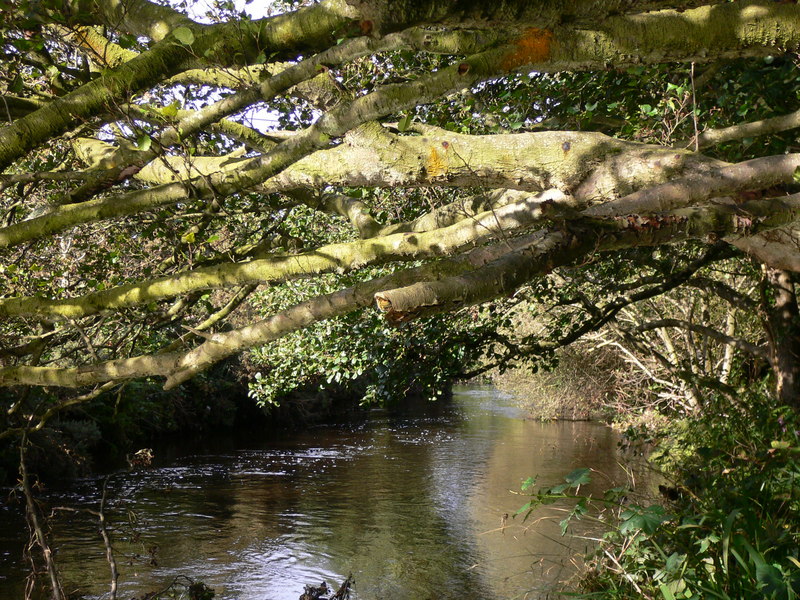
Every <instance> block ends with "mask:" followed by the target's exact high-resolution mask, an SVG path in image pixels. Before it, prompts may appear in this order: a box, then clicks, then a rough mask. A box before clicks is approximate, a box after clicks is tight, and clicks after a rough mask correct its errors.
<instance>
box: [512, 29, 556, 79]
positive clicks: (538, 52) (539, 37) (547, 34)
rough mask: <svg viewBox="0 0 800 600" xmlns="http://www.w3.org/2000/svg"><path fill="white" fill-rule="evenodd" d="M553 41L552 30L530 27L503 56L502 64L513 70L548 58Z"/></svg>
mask: <svg viewBox="0 0 800 600" xmlns="http://www.w3.org/2000/svg"><path fill="white" fill-rule="evenodd" d="M552 42H553V32H552V31H550V30H548V29H538V28H536V27H530V28H528V29H526V30H525V33H523V34H522V36H520V37H519V38H518V39H517V40H516V41H515V42H513V43H512V50H511V51H510V52H509V53H508V54H506V55H505V56H504V57H503V58H502V60H501V63H500V65H501V66H502V67H503V69H504V70H506V71H512V70H514V69H516V68H518V67H521V66H523V65H530V64H534V63H537V62H542V61H543V60H547V59H548V58H550V46H551V44H552Z"/></svg>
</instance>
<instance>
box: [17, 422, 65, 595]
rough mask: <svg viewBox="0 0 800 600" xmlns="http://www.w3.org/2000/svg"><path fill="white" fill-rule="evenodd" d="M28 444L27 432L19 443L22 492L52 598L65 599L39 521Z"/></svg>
mask: <svg viewBox="0 0 800 600" xmlns="http://www.w3.org/2000/svg"><path fill="white" fill-rule="evenodd" d="M27 444H28V435H27V433H23V434H22V440H20V444H19V473H20V476H21V479H22V492H23V493H24V494H25V505H26V509H27V514H28V520H29V522H30V525H31V527H32V528H33V532H34V535H35V536H36V543H37V544H39V548H40V549H41V550H42V556H43V558H44V562H45V566H46V568H47V574H48V575H49V577H50V586H51V589H52V593H51V598H52V599H53V600H64V598H65V597H64V591H63V590H62V589H61V581H60V578H59V576H58V569H57V568H56V563H55V561H54V560H53V552H52V550H50V545H49V544H48V543H47V536H46V535H45V533H44V530H43V529H42V526H41V523H40V522H39V510H38V508H37V506H36V501H35V500H34V498H33V492H32V491H31V485H30V479H29V477H28V469H27V467H26V466H25V447H26V446H27Z"/></svg>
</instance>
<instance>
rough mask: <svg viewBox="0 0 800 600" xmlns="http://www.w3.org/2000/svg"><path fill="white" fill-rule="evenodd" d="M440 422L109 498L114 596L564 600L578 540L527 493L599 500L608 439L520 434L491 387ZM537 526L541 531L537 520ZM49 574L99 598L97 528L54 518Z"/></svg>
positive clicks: (77, 488)
mask: <svg viewBox="0 0 800 600" xmlns="http://www.w3.org/2000/svg"><path fill="white" fill-rule="evenodd" d="M454 395H455V398H454V402H453V404H452V406H449V407H448V408H447V409H446V410H439V411H437V413H438V414H437V415H436V416H430V415H429V414H428V415H427V416H419V415H417V416H397V415H389V414H387V413H385V412H382V411H373V413H372V414H371V416H370V418H369V419H368V420H366V421H365V422H360V423H357V424H352V423H350V424H345V425H337V426H325V427H314V428H312V429H309V430H307V431H304V432H300V433H292V434H285V435H280V436H277V437H275V436H272V438H271V439H270V440H268V441H264V442H262V443H259V444H257V445H254V444H250V445H248V446H247V447H238V448H235V449H215V450H211V451H205V452H201V453H194V454H191V455H184V456H176V457H169V458H168V459H166V458H163V457H162V458H161V460H160V462H157V463H156V465H155V466H154V467H153V468H151V469H147V470H140V471H135V472H125V473H119V474H117V475H115V476H114V477H112V479H111V480H110V482H109V485H108V494H107V497H108V507H107V518H108V519H109V521H110V522H111V525H112V530H113V531H112V535H113V540H114V546H115V551H116V554H117V561H118V563H119V568H120V572H121V577H120V593H119V597H120V598H125V599H129V598H132V597H134V596H135V597H141V596H143V595H144V594H145V593H146V592H148V591H153V590H157V589H160V588H163V587H164V586H165V585H167V584H168V583H169V582H170V581H172V580H173V579H174V578H175V577H176V576H177V575H187V576H189V577H192V578H195V579H200V580H202V581H203V582H205V583H206V584H207V585H209V586H210V587H212V588H213V589H214V590H215V592H216V598H218V599H221V600H234V599H235V600H297V599H298V597H299V596H300V595H301V594H302V592H303V585H304V584H306V583H314V584H319V582H321V581H322V580H327V582H328V584H329V585H333V586H337V585H338V584H339V583H341V581H342V580H344V578H345V577H346V576H347V575H348V574H349V573H352V574H353V575H354V577H355V582H356V586H355V588H354V591H355V595H354V598H357V599H359V600H379V599H385V600H426V599H436V600H456V599H458V600H463V599H464V598H481V599H482V600H492V599H496V600H501V599H502V600H506V599H511V598H528V599H531V600H532V599H537V598H556V597H558V595H557V594H556V593H554V588H555V587H558V586H559V585H560V582H562V581H564V580H565V579H568V578H569V577H570V576H571V575H572V574H573V573H574V571H575V566H574V564H573V562H572V558H573V556H574V555H575V554H576V551H577V552H578V553H580V551H581V550H582V549H583V542H580V541H576V540H574V539H570V538H568V537H567V538H563V537H561V536H560V530H559V527H558V524H557V522H558V520H559V519H560V518H561V516H560V514H559V513H558V512H554V511H556V510H557V509H556V508H553V507H547V508H546V509H543V510H540V511H539V512H537V513H536V515H535V516H534V517H532V518H531V519H529V520H528V521H527V522H524V523H523V522H522V519H521V518H519V517H518V518H516V519H513V518H509V519H508V522H507V524H506V526H505V528H501V519H502V517H503V515H504V514H506V513H508V514H511V515H513V513H514V512H515V511H516V509H517V508H519V507H520V506H521V505H522V504H524V502H525V499H524V497H522V496H519V495H515V494H514V493H512V492H514V491H519V486H520V483H521V482H522V481H523V480H525V479H526V478H527V477H529V476H532V475H538V482H539V483H540V484H542V485H551V484H556V483H560V482H561V481H562V478H563V476H564V475H565V474H567V473H568V472H570V471H572V470H573V469H575V468H580V467H591V468H592V469H594V470H596V473H595V475H594V478H595V480H597V481H596V482H593V483H592V486H595V487H594V488H591V487H590V488H589V490H588V491H591V490H592V489H593V490H594V491H598V490H602V489H604V488H605V487H611V485H612V484H616V483H619V482H621V481H624V480H625V474H624V471H623V469H622V467H620V466H619V464H618V460H619V456H618V451H617V447H616V446H617V436H616V434H615V433H614V432H613V431H612V430H611V429H609V428H607V427H604V426H602V425H599V424H594V423H586V422H555V423H539V422H536V421H530V420H526V419H525V418H524V414H522V412H521V411H520V410H519V409H518V408H516V407H515V406H514V404H513V402H512V401H511V400H510V399H509V398H507V397H504V396H503V395H501V394H499V393H498V392H497V391H496V390H495V389H494V388H491V387H460V388H456V390H455V394H454ZM101 484H102V481H101V480H96V479H92V480H82V481H78V482H76V483H74V484H73V485H71V486H70V487H69V489H68V490H63V491H58V490H51V491H49V492H47V494H46V501H47V503H48V504H49V505H51V506H54V505H62V506H70V507H77V508H82V507H83V508H90V509H94V510H97V508H98V503H99V497H100V489H101ZM19 513H20V506H19V505H18V504H17V505H15V504H13V503H8V502H6V503H4V504H3V506H2V511H0V598H9V599H11V598H21V597H22V595H23V580H24V576H25V570H24V567H25V565H24V562H23V561H22V560H21V553H22V542H23V540H25V539H27V530H26V529H25V526H24V523H23V522H22V519H21V517H20V516H19ZM539 517H547V518H544V519H539ZM52 525H53V536H54V541H55V542H54V545H55V546H56V547H57V549H58V551H57V560H58V564H59V567H60V569H61V571H62V574H63V577H64V580H65V582H66V586H65V588H66V590H67V591H68V592H76V593H80V594H84V595H86V596H88V597H100V596H101V595H102V594H104V593H105V592H107V591H108V582H109V579H110V578H109V570H108V565H107V563H106V561H105V555H104V552H105V551H104V548H103V545H102V541H101V539H100V537H99V535H98V533H97V526H96V522H95V521H94V517H92V516H90V515H89V514H87V513H65V512H62V513H59V516H58V517H57V518H56V519H54V520H53V524H52Z"/></svg>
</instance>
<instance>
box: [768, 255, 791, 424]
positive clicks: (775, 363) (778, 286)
mask: <svg viewBox="0 0 800 600" xmlns="http://www.w3.org/2000/svg"><path fill="white" fill-rule="evenodd" d="M762 307H763V310H764V312H765V317H766V329H767V335H768V339H769V345H770V357H771V360H770V362H771V364H772V371H773V373H774V375H775V395H776V397H777V398H778V400H779V401H780V403H781V404H786V405H789V406H792V407H793V408H794V409H795V410H800V312H798V308H797V296H796V294H795V288H794V282H793V281H792V274H791V273H790V272H788V271H783V270H780V269H773V268H771V267H765V268H764V281H763V282H762Z"/></svg>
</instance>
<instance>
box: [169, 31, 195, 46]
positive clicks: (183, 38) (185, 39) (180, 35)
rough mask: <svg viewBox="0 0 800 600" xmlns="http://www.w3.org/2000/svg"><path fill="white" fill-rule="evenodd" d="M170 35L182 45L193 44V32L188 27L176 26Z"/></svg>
mask: <svg viewBox="0 0 800 600" xmlns="http://www.w3.org/2000/svg"><path fill="white" fill-rule="evenodd" d="M172 35H174V36H175V39H176V40H178V41H179V42H180V43H181V44H183V45H184V46H191V45H192V44H194V34H193V33H192V30H191V29H189V28H188V27H178V28H176V29H175V31H173V32H172Z"/></svg>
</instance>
